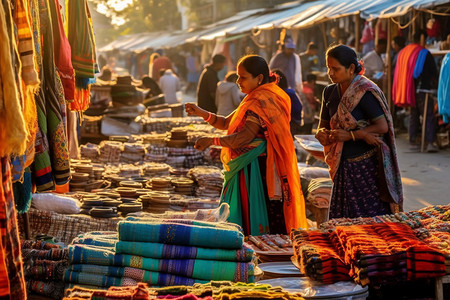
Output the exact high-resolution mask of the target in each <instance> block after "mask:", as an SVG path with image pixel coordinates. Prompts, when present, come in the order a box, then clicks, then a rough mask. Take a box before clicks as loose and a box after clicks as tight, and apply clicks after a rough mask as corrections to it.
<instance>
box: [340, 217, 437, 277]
mask: <svg viewBox="0 0 450 300" xmlns="http://www.w3.org/2000/svg"><path fill="white" fill-rule="evenodd" d="M335 234H336V235H337V237H338V239H339V240H340V242H341V245H342V247H343V249H344V252H345V254H344V258H345V259H344V260H345V262H346V263H347V264H349V265H351V266H352V268H351V270H352V271H351V273H350V275H351V276H352V277H354V278H355V279H356V281H357V282H360V283H362V284H366V283H368V282H371V283H385V282H388V281H390V279H391V278H393V277H394V276H395V277H397V278H396V279H397V280H399V279H400V278H401V279H403V280H413V279H420V278H433V277H439V276H444V275H445V256H444V254H442V253H440V252H439V251H436V250H434V249H433V248H431V247H430V246H428V245H427V244H425V243H424V242H423V241H421V240H419V239H418V238H417V237H416V236H415V233H414V231H413V230H412V229H411V228H410V227H409V226H407V225H405V224H401V223H379V224H371V225H354V226H338V227H336V230H335Z"/></svg>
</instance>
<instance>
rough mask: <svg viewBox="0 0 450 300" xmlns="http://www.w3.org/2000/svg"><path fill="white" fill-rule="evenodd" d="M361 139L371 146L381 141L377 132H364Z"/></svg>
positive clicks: (379, 143) (378, 144) (377, 144)
mask: <svg viewBox="0 0 450 300" xmlns="http://www.w3.org/2000/svg"><path fill="white" fill-rule="evenodd" d="M363 139H364V141H365V142H366V143H367V144H369V145H372V146H380V145H381V144H382V143H383V141H382V140H381V138H380V135H379V134H378V133H371V132H366V134H365V135H364V137H363Z"/></svg>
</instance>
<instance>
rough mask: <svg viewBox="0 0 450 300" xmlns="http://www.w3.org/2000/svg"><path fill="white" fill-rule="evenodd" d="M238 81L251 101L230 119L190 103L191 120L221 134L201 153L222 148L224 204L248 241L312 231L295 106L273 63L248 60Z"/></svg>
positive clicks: (200, 144)
mask: <svg viewBox="0 0 450 300" xmlns="http://www.w3.org/2000/svg"><path fill="white" fill-rule="evenodd" d="M237 73H238V76H239V79H238V81H237V83H238V85H239V88H240V89H241V91H242V92H243V93H245V94H247V96H246V97H245V98H244V99H243V100H242V102H241V104H240V105H239V107H238V108H237V109H236V110H235V111H234V112H233V113H232V114H230V115H229V116H227V117H223V116H218V115H215V114H211V113H209V112H208V111H206V110H204V109H201V108H199V107H198V106H196V105H195V104H192V103H187V104H186V106H185V107H186V112H187V114H188V115H189V116H200V117H203V118H204V119H205V121H206V122H208V123H209V124H211V125H212V126H214V127H215V128H218V129H223V130H227V135H226V136H224V137H220V138H209V137H205V138H200V139H199V140H197V142H196V144H195V148H196V149H198V150H204V149H206V148H207V147H209V146H211V145H219V146H222V153H221V159H222V162H223V164H224V168H225V183H224V188H223V190H222V195H221V201H222V202H226V203H228V204H229V205H230V217H229V219H228V220H229V221H230V222H233V223H237V224H239V225H241V226H242V227H243V229H244V233H245V235H249V234H251V235H261V234H264V233H268V232H270V233H283V232H284V233H287V232H290V231H291V229H292V228H299V227H302V228H307V223H306V216H305V203H304V198H303V195H302V192H301V189H300V176H299V173H298V167H297V157H296V155H295V148H294V141H293V140H292V138H291V134H290V130H289V119H290V113H291V101H290V99H289V96H288V95H287V94H286V93H285V92H283V91H282V90H281V89H280V88H279V87H278V86H277V85H276V83H275V80H276V76H275V75H273V74H272V75H270V74H269V67H268V65H267V62H266V61H265V60H264V59H263V58H262V57H260V56H257V55H247V56H244V57H243V58H241V59H240V60H239V62H238V64H237Z"/></svg>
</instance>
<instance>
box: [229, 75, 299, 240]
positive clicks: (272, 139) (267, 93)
mask: <svg viewBox="0 0 450 300" xmlns="http://www.w3.org/2000/svg"><path fill="white" fill-rule="evenodd" d="M247 110H251V111H253V112H254V113H256V114H257V115H258V116H259V117H260V118H261V119H262V120H263V121H264V123H265V124H266V126H267V131H266V140H267V169H266V179H267V192H268V195H269V198H271V199H273V198H274V196H275V183H276V178H275V171H276V172H277V175H278V178H279V179H280V181H281V185H282V192H283V203H284V205H283V206H284V207H283V211H284V217H285V222H286V230H287V232H288V233H289V232H290V231H291V229H293V228H294V229H298V228H300V227H301V228H304V229H307V228H308V225H307V222H306V215H305V200H304V198H303V194H302V190H301V187H300V175H299V172H298V167H297V156H296V154H295V146H294V141H293V140H292V136H291V132H290V127H289V122H290V118H291V101H290V99H289V96H288V95H287V94H286V93H285V92H284V91H283V90H282V89H280V88H279V87H278V86H277V85H276V84H275V83H267V84H263V85H261V86H259V87H257V88H256V89H254V90H253V91H252V92H251V93H249V94H248V95H247V96H246V97H245V98H244V100H242V102H241V104H240V105H239V107H238V108H237V109H236V111H235V113H234V114H233V117H232V118H231V121H230V125H229V127H228V132H227V134H232V133H234V132H235V130H236V128H237V126H238V124H239V123H240V122H241V120H242V118H243V117H244V116H245V113H246V111H247ZM221 160H222V163H223V165H224V168H225V169H226V170H227V171H228V170H229V167H228V166H227V164H228V162H229V161H230V160H231V149H230V148H227V147H223V148H222V153H221Z"/></svg>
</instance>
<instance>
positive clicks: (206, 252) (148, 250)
mask: <svg viewBox="0 0 450 300" xmlns="http://www.w3.org/2000/svg"><path fill="white" fill-rule="evenodd" d="M116 253H117V254H131V255H137V256H143V257H149V258H166V259H170V258H172V259H207V260H224V261H236V262H249V261H251V260H252V257H253V253H254V251H253V250H252V249H250V248H248V247H246V246H242V249H238V250H235V249H213V248H202V247H193V246H182V245H169V244H161V243H145V242H127V241H118V242H117V243H116Z"/></svg>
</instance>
